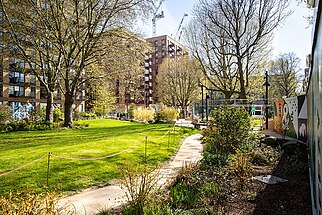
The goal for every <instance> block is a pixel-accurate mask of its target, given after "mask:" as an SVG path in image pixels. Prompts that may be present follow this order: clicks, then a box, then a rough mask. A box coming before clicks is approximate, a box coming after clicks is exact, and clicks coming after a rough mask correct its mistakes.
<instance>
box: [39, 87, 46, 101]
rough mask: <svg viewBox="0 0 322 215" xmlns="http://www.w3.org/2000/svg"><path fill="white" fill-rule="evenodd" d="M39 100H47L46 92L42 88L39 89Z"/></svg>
mask: <svg viewBox="0 0 322 215" xmlns="http://www.w3.org/2000/svg"><path fill="white" fill-rule="evenodd" d="M40 98H41V99H46V98H47V92H46V89H45V88H44V87H40Z"/></svg>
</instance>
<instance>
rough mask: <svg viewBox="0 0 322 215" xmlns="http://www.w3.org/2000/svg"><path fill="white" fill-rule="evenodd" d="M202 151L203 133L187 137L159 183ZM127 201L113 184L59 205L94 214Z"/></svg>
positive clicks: (85, 214)
mask: <svg viewBox="0 0 322 215" xmlns="http://www.w3.org/2000/svg"><path fill="white" fill-rule="evenodd" d="M202 152H203V146H202V145H201V135H200V134H195V135H192V136H189V137H187V138H186V139H185V140H184V142H183V143H182V145H181V147H180V149H179V151H178V153H177V154H176V155H175V157H174V158H173V159H172V160H171V161H170V162H169V163H167V164H165V165H163V166H162V167H161V169H160V175H161V177H160V179H159V181H158V185H165V184H166V183H168V182H169V181H171V179H173V178H174V177H175V176H176V174H177V172H178V170H179V169H180V168H181V167H182V165H183V163H187V162H195V161H197V160H200V159H201V158H202ZM125 202H126V198H125V193H124V191H123V190H122V189H121V188H120V187H119V186H117V185H111V186H106V187H103V188H98V189H95V190H89V191H83V192H81V193H79V194H76V195H73V196H69V197H66V198H63V199H61V200H60V201H59V205H61V207H62V208H66V210H69V211H74V212H75V214H76V215H94V214H97V213H98V212H99V211H100V210H102V209H108V208H113V207H117V206H120V205H121V204H122V203H125Z"/></svg>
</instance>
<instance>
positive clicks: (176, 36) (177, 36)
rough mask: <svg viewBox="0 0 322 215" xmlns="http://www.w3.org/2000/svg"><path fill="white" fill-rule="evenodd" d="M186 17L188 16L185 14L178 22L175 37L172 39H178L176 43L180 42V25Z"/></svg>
mask: <svg viewBox="0 0 322 215" xmlns="http://www.w3.org/2000/svg"><path fill="white" fill-rule="evenodd" d="M187 16H188V14H186V13H185V14H183V16H182V19H181V22H180V24H179V27H178V30H177V32H176V35H175V37H174V39H175V40H176V39H177V38H178V41H180V38H181V34H182V30H181V27H182V23H183V20H184V18H185V17H187Z"/></svg>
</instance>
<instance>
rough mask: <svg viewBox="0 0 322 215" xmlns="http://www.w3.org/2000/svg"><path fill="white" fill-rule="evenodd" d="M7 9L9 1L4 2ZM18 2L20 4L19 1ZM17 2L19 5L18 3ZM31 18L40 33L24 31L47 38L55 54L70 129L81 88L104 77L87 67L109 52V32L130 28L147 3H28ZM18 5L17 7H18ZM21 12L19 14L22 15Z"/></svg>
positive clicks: (100, 0)
mask: <svg viewBox="0 0 322 215" xmlns="http://www.w3.org/2000/svg"><path fill="white" fill-rule="evenodd" d="M5 2H6V3H7V5H8V6H10V3H11V2H10V3H9V1H5ZM19 2H21V1H19ZM19 2H18V3H19ZM27 2H28V3H29V5H30V7H29V8H28V10H30V14H32V18H34V19H38V20H40V21H41V23H42V25H43V31H42V32H40V33H39V32H38V31H35V32H32V31H26V32H24V33H23V34H22V36H23V37H26V38H28V37H29V36H30V35H32V34H38V33H39V35H41V36H40V42H41V41H43V40H45V39H48V41H50V46H52V47H53V48H54V49H55V50H57V53H56V52H54V53H51V54H50V55H51V56H52V58H53V59H55V62H57V64H58V65H59V70H58V76H59V79H60V80H61V84H60V90H61V91H62V92H63V94H64V97H65V104H64V119H65V121H64V126H66V127H67V126H68V127H70V126H72V124H73V122H72V113H73V104H74V102H75V98H76V96H77V94H78V93H79V91H80V89H81V88H82V87H83V85H84V84H85V83H86V82H87V81H88V80H91V79H97V78H100V77H101V76H102V75H104V74H95V75H93V76H90V75H88V74H87V73H86V69H87V67H88V66H89V65H91V64H93V63H95V62H97V61H98V60H99V59H100V57H101V56H104V55H105V54H106V52H107V51H108V49H107V46H106V43H104V41H105V40H106V39H108V31H110V30H112V29H115V28H118V27H120V26H125V25H130V24H131V22H133V21H134V20H135V18H136V16H137V15H139V14H142V13H143V12H145V11H148V10H147V9H148V8H147V7H148V6H149V3H150V2H149V1H147V0H124V1H119V0H92V1H86V0H80V1H74V0H55V1H50V0H39V1H34V0H27ZM18 5H19V4H18ZM22 12H23V11H19V13H22Z"/></svg>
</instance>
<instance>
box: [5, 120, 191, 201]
mask: <svg viewBox="0 0 322 215" xmlns="http://www.w3.org/2000/svg"><path fill="white" fill-rule="evenodd" d="M83 122H84V123H88V124H89V128H86V129H72V130H49V131H29V132H15V133H3V134H0V174H1V173H4V172H7V171H10V170H12V169H15V168H17V167H20V166H22V165H24V164H26V163H29V162H31V161H33V160H35V159H38V158H40V157H42V156H44V155H46V154H48V153H49V152H51V153H52V154H54V155H59V156H65V157H71V158H97V157H102V156H106V155H111V154H114V153H118V152H120V151H122V150H126V149H128V148H129V147H131V146H135V145H137V146H136V147H133V148H132V149H130V150H129V151H127V152H125V153H121V154H120V155H117V156H114V157H110V158H106V159H102V160H95V161H83V160H82V161H81V160H66V159H59V158H57V157H54V156H51V157H50V171H49V179H48V184H49V186H48V188H49V190H54V191H56V192H59V193H63V192H73V191H79V190H82V189H85V188H87V187H90V186H95V185H104V184H106V183H108V182H110V181H111V180H112V179H116V178H118V177H119V176H120V173H119V171H118V169H119V167H120V166H123V165H124V164H125V162H130V163H133V164H135V163H139V162H142V161H143V160H144V155H145V150H144V149H145V137H146V136H148V142H147V162H148V163H150V164H152V165H156V164H157V163H160V162H164V161H165V160H166V159H168V158H169V157H171V156H172V155H173V154H174V152H175V151H176V150H177V149H178V146H179V144H180V139H181V138H182V137H183V136H184V135H188V134H190V133H193V132H194V131H192V130H190V129H185V130H183V129H181V128H176V132H175V133H176V134H175V141H174V135H173V132H172V134H171V136H170V144H169V146H170V147H169V150H168V139H169V136H168V135H166V136H163V135H164V134H165V133H166V132H167V131H168V129H169V126H170V125H169V124H140V123H133V122H123V121H116V120H109V119H98V120H89V121H83ZM47 166H48V157H45V158H44V159H41V160H40V161H38V162H36V163H34V164H32V165H30V166H28V167H26V168H23V169H20V170H18V171H16V172H13V173H10V174H8V175H5V176H2V177H0V195H3V194H4V193H6V192H8V191H13V190H18V191H19V190H26V189H28V190H30V191H34V192H36V193H39V192H43V191H44V190H45V189H46V188H47V187H46V184H47Z"/></svg>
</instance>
